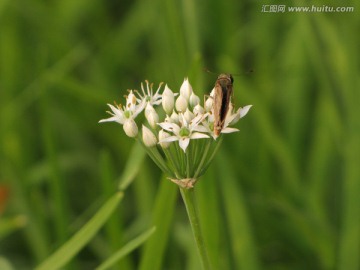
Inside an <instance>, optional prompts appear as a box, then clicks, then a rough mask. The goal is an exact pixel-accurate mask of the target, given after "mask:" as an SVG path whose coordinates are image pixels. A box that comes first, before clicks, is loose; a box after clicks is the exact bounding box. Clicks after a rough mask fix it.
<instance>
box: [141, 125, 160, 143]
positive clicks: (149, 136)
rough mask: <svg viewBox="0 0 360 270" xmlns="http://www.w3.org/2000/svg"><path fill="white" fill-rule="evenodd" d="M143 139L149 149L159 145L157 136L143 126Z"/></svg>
mask: <svg viewBox="0 0 360 270" xmlns="http://www.w3.org/2000/svg"><path fill="white" fill-rule="evenodd" d="M142 139H143V142H144V144H145V146H147V147H153V146H155V145H156V144H157V139H156V137H155V135H154V134H153V133H152V132H151V130H150V129H148V128H147V127H146V126H144V125H143V126H142Z"/></svg>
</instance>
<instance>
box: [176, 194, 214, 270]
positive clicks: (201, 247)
mask: <svg viewBox="0 0 360 270" xmlns="http://www.w3.org/2000/svg"><path fill="white" fill-rule="evenodd" d="M180 192H181V196H182V198H183V201H184V203H185V206H186V211H187V214H188V217H189V220H190V224H191V228H192V231H193V234H194V238H195V242H196V246H197V249H198V251H199V255H200V259H201V264H202V267H203V269H204V270H209V269H211V267H210V262H209V258H208V255H207V251H206V246H205V242H204V239H203V236H202V233H201V229H200V222H199V216H198V212H197V208H196V202H195V194H194V189H193V188H190V189H185V188H180Z"/></svg>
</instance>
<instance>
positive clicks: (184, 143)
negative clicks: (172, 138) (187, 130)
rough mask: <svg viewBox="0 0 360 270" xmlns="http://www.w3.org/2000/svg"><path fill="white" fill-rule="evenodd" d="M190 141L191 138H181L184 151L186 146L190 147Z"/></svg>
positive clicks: (180, 141)
mask: <svg viewBox="0 0 360 270" xmlns="http://www.w3.org/2000/svg"><path fill="white" fill-rule="evenodd" d="M189 143H190V139H189V138H187V137H186V138H181V139H180V140H179V146H180V147H181V149H182V150H184V153H185V152H186V148H187V147H188V145H189Z"/></svg>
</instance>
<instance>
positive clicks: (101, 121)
mask: <svg viewBox="0 0 360 270" xmlns="http://www.w3.org/2000/svg"><path fill="white" fill-rule="evenodd" d="M104 122H118V117H117V116H116V115H115V116H112V117H110V118H106V119H101V120H100V121H99V123H104ZM118 123H119V122H118ZM120 124H123V123H120Z"/></svg>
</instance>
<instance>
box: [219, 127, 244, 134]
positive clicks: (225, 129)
mask: <svg viewBox="0 0 360 270" xmlns="http://www.w3.org/2000/svg"><path fill="white" fill-rule="evenodd" d="M237 131H240V130H238V129H237V128H229V127H226V128H223V129H222V130H221V133H233V132H237Z"/></svg>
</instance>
